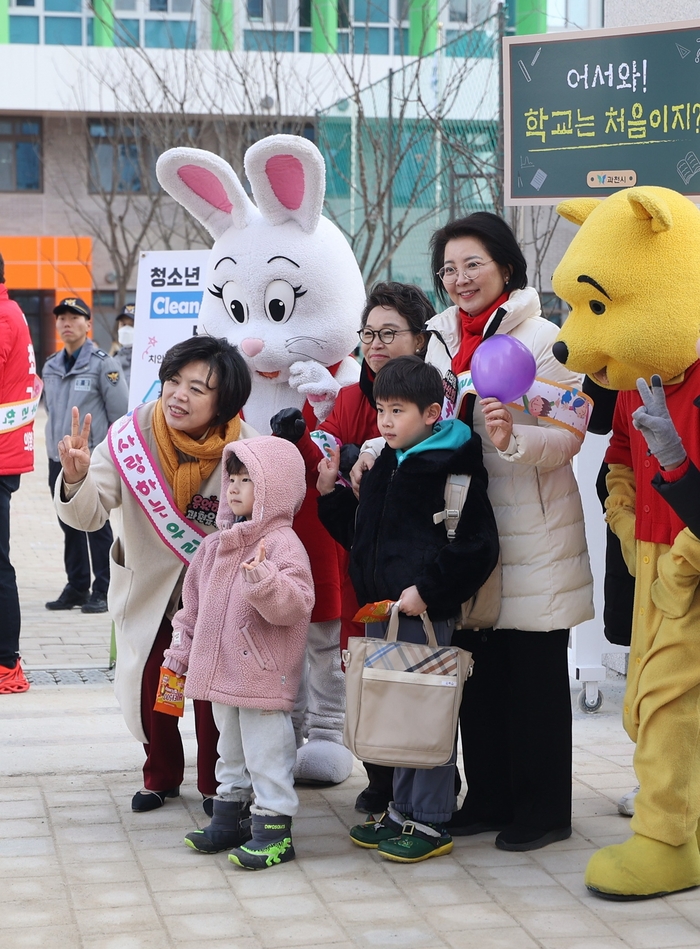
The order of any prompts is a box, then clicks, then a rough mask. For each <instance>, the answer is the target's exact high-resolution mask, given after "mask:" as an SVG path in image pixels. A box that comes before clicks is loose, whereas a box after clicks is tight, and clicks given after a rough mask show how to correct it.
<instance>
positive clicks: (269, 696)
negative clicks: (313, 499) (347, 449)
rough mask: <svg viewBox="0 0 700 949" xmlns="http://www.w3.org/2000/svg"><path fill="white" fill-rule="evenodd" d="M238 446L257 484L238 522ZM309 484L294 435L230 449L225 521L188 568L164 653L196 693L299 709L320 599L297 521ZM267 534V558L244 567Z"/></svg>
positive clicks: (223, 511)
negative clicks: (234, 469) (234, 488)
mask: <svg viewBox="0 0 700 949" xmlns="http://www.w3.org/2000/svg"><path fill="white" fill-rule="evenodd" d="M233 451H235V453H236V455H237V457H238V458H240V460H241V461H242V462H243V464H244V465H245V466H246V468H247V469H248V473H249V474H250V476H251V478H252V480H253V486H254V488H255V502H254V505H253V516H252V518H251V520H249V521H242V522H241V523H238V524H236V523H234V515H233V513H232V512H231V509H230V508H229V506H228V504H227V503H226V488H227V485H228V479H229V476H228V474H227V473H226V459H227V458H228V456H229V455H230V454H231V452H233ZM305 492H306V482H305V472H304V463H303V461H302V459H301V455H300V454H299V452H298V451H297V449H296V447H295V446H294V445H292V444H291V443H290V442H286V441H284V439H281V438H271V437H269V436H266V437H261V438H250V439H243V440H241V441H237V442H233V443H231V444H230V445H227V446H226V448H225V449H224V454H223V464H222V488H221V503H220V504H219V513H218V515H217V521H216V522H217V525H218V527H219V530H218V531H217V532H216V533H214V534H209V535H208V536H207V537H206V538H205V539H204V540H203V541H202V545H201V547H200V548H199V550H198V551H197V553H196V554H195V557H194V559H193V561H192V563H191V565H190V567H189V569H188V570H187V574H186V576H185V583H184V586H183V590H182V601H183V607H182V609H181V610H179V611H178V612H177V613H176V614H175V616H174V617H173V639H172V643H171V645H170V648H169V649H167V650H166V651H165V656H164V665H165V666H166V667H167V668H169V669H172V671H173V672H178V673H179V674H184V673H187V682H186V684H185V695H187V696H188V697H189V698H192V699H204V700H206V701H210V702H220V703H221V704H223V705H236V706H241V707H244V708H260V709H282V710H283V711H287V712H291V711H292V708H293V707H294V700H295V698H296V695H297V691H298V689H299V681H300V679H301V672H302V664H303V661H304V654H305V649H306V636H307V630H308V625H309V620H310V618H311V610H312V609H313V605H314V589H313V581H312V578H311V568H310V566H309V558H308V556H307V554H306V551H305V550H304V547H303V545H302V543H301V541H300V540H299V538H298V537H297V535H296V534H295V533H294V531H293V530H292V526H291V525H292V518H293V517H294V515H295V513H296V512H297V511H298V510H299V507H300V506H301V502H302V500H303V498H304V495H305ZM261 541H263V542H264V544H265V560H264V561H263V562H262V563H261V564H260V566H259V567H257V568H256V569H255V570H254V571H250V572H249V571H245V570H243V568H242V567H241V563H242V562H243V561H249V560H252V559H253V558H254V557H255V554H256V553H257V551H258V547H259V545H260V542H261Z"/></svg>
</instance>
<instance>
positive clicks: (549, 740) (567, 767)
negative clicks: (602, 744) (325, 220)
mask: <svg viewBox="0 0 700 949" xmlns="http://www.w3.org/2000/svg"><path fill="white" fill-rule="evenodd" d="M568 640H569V630H568V629H556V630H552V631H550V632H541V633H540V632H523V631H522V630H517V629H497V630H490V629H489V630H479V631H474V632H471V631H466V630H464V631H457V632H456V633H455V636H454V638H453V642H454V643H455V645H458V646H461V647H462V648H464V649H469V650H470V651H471V652H472V654H473V657H474V673H473V675H472V677H471V678H470V679H469V680H468V681H467V682H466V684H465V687H464V696H463V700H462V706H461V709H460V730H461V735H462V749H463V754H464V771H465V775H466V778H467V786H468V791H467V796H466V798H465V801H464V805H463V808H462V810H463V812H464V813H465V815H468V817H469V819H470V822H471V820H472V819H473V820H474V821H477V820H485V821H488V822H496V823H501V824H504V825H510V826H512V827H517V828H518V829H523V830H533V831H542V832H546V831H549V830H554V829H555V828H560V827H568V826H569V825H570V824H571V694H570V691H569V672H568V666H567V654H566V650H567V645H568Z"/></svg>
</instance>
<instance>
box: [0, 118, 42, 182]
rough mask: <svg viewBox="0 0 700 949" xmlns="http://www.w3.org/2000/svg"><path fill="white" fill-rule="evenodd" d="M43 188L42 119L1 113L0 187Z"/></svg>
mask: <svg viewBox="0 0 700 949" xmlns="http://www.w3.org/2000/svg"><path fill="white" fill-rule="evenodd" d="M41 190H42V183H41V119H30V118H14V117H13V118H10V117H3V116H0V191H41Z"/></svg>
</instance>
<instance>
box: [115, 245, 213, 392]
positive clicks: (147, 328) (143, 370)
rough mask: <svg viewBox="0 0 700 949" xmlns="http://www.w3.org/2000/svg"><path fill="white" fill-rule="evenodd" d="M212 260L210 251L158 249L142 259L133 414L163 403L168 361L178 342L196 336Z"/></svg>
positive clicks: (136, 319) (137, 314)
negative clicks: (139, 407)
mask: <svg viewBox="0 0 700 949" xmlns="http://www.w3.org/2000/svg"><path fill="white" fill-rule="evenodd" d="M208 258H209V251H208V250H153V251H144V252H143V253H142V254H141V255H140V257H139V269H138V275H137V283H136V308H135V315H134V349H133V356H132V361H131V384H130V386H129V410H131V409H133V408H134V407H135V406H137V405H139V404H140V403H141V402H150V401H152V400H153V399H157V398H158V396H159V395H160V380H159V379H158V370H159V369H160V365H161V363H162V362H163V356H164V355H165V353H166V352H167V351H168V350H169V349H170V347H171V346H174V345H175V343H179V342H181V341H182V340H183V339H187V338H188V337H189V336H194V335H195V334H196V333H197V325H198V322H199V308H200V305H201V302H202V295H203V293H204V292H205V290H206V286H205V278H206V267H207V260H208Z"/></svg>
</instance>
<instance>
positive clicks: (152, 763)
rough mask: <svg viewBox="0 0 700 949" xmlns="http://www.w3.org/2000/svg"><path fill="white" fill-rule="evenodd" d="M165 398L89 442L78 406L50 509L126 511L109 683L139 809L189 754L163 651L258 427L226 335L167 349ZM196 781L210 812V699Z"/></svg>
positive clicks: (161, 794)
mask: <svg viewBox="0 0 700 949" xmlns="http://www.w3.org/2000/svg"><path fill="white" fill-rule="evenodd" d="M159 376H160V380H161V383H162V387H163V388H162V395H161V397H160V399H158V400H156V401H154V402H148V403H145V404H143V405H140V406H138V407H137V408H136V409H135V410H134V412H133V414H132V416H125V417H124V418H123V419H120V420H118V421H117V422H115V424H114V426H113V427H112V428H111V429H110V432H109V434H108V435H107V438H106V439H105V440H104V441H103V442H101V443H100V444H99V445H98V446H97V448H96V449H95V451H94V453H93V455H92V458H91V457H90V452H89V450H88V447H87V446H88V433H89V430H90V416H89V415H87V416H86V417H85V420H84V422H83V425H82V429H81V426H80V420H79V416H78V410H77V409H76V408H74V409H73V428H72V434H71V435H68V436H66V437H65V438H64V439H63V441H62V442H61V444H60V445H59V454H60V459H61V465H62V468H63V470H62V474H61V476H60V477H59V479H58V481H57V483H56V494H55V501H56V508H57V510H58V514H59V517H60V518H61V520H63V521H64V522H65V523H66V524H70V525H71V526H72V527H75V528H77V529H78V530H85V531H91V530H98V529H99V528H100V527H101V526H102V524H104V522H105V521H106V520H107V518H109V516H110V513H111V511H113V510H114V509H115V508H121V527H120V529H119V531H118V533H117V534H116V536H115V540H114V544H113V546H112V549H111V551H110V584H109V592H108V597H107V599H108V603H109V611H110V614H111V616H112V618H113V620H114V624H115V629H116V640H117V667H116V673H115V679H114V688H115V692H116V695H117V699H118V701H119V704H120V706H121V709H122V712H123V714H124V718H125V720H126V724H127V726H128V727H129V730H130V731H131V733H132V734H133V735H134V736H135V738H137V739H138V740H139V741H141V742H143V744H144V748H145V751H146V763H145V765H144V768H143V773H144V786H143V788H142V789H141V790H140V791H138V792H137V793H136V794H135V795H134V797H133V799H132V803H131V806H132V808H133V810H135V811H150V810H153V809H154V808H157V807H161V806H162V805H163V804H164V803H165V801H166V799H167V798H168V797H177V796H178V794H179V789H180V784H181V783H182V779H183V771H184V754H183V749H182V740H181V738H180V733H179V730H178V719H177V718H174V717H172V716H170V715H164V714H162V713H161V712H154V711H153V705H154V702H155V697H156V689H157V684H158V677H159V669H160V666H161V664H162V660H163V651H164V650H165V649H166V648H167V647H168V646H169V645H170V640H171V635H172V625H171V619H172V617H173V615H174V614H175V612H176V611H177V610H178V608H179V606H180V592H181V589H182V581H183V578H184V574H185V570H186V569H187V563H188V562H189V560H191V557H192V555H193V553H194V551H195V550H196V548H197V545H198V543H199V538H201V537H202V536H203V535H204V534H207V533H210V532H211V531H213V530H215V521H216V512H217V510H218V505H219V493H220V489H221V456H222V453H223V449H224V445H226V444H228V443H229V442H232V441H236V440H238V439H239V438H250V437H252V436H254V435H256V434H257V433H256V432H255V431H254V430H253V429H252V428H251V427H250V426H248V425H246V424H245V422H242V421H241V419H240V418H239V414H238V413H239V412H240V410H241V408H242V407H243V405H244V403H245V402H246V400H247V398H248V396H249V394H250V375H249V373H248V369H247V368H246V365H245V363H244V361H243V359H242V358H241V356H240V355H239V353H238V350H237V349H236V348H235V347H233V346H231V345H230V344H229V343H228V342H226V340H223V339H213V338H212V337H208V336H194V337H192V338H190V339H188V340H185V341H184V342H182V343H178V344H177V345H176V346H173V347H172V349H170V350H168V352H167V353H166V354H165V356H164V358H163V362H162V364H161V367H160V372H159ZM195 727H196V731H197V774H198V778H197V786H198V788H199V790H200V792H201V793H202V795H203V797H204V799H205V800H204V807H205V810H207V812H209V811H208V804H209V800H208V799H209V798H210V797H211V796H213V795H214V794H216V787H217V781H216V777H215V775H214V767H215V764H216V758H217V754H216V742H217V740H218V732H217V730H216V726H215V725H214V720H213V718H212V715H211V706H210V704H209V703H208V702H195Z"/></svg>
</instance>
